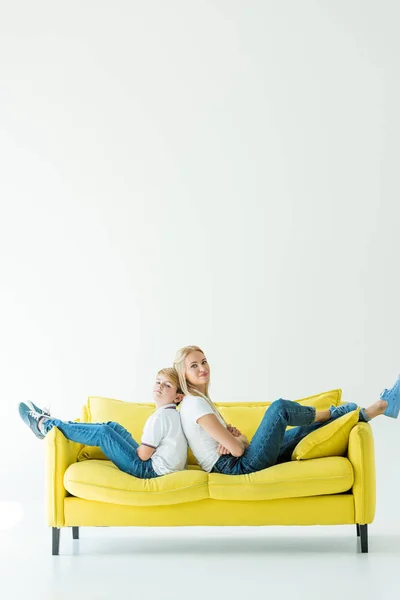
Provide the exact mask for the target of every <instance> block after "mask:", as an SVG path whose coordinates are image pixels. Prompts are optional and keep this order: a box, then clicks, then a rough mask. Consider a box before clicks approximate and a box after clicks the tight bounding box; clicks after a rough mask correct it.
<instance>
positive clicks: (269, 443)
mask: <svg viewBox="0 0 400 600" xmlns="http://www.w3.org/2000/svg"><path fill="white" fill-rule="evenodd" d="M332 408H334V407H332ZM356 408H358V407H357V404H355V403H354V402H349V403H347V404H342V405H341V406H339V407H337V408H336V409H335V410H333V414H332V416H331V418H330V419H329V420H328V421H324V422H322V423H321V422H318V423H315V422H314V420H315V413H316V408H314V407H313V406H302V405H301V404H298V403H297V402H292V401H291V400H283V399H282V398H280V399H279V400H275V402H273V403H272V404H271V406H270V407H269V408H268V410H267V411H266V412H265V414H264V416H263V418H262V421H261V423H260V425H259V427H258V429H257V431H256V433H255V434H254V437H253V439H252V440H251V443H250V445H249V447H248V448H247V449H246V450H245V452H244V454H243V455H242V456H239V457H234V456H232V455H231V454H225V455H223V456H221V457H220V458H219V459H218V460H217V462H216V463H215V465H214V466H213V468H212V471H213V472H214V473H225V474H226V475H244V474H246V473H254V472H255V471H262V470H263V469H266V468H267V467H272V466H273V465H277V464H279V463H283V462H288V461H290V460H291V456H292V453H293V450H294V449H295V447H296V446H297V444H298V443H299V442H300V441H301V440H302V439H303V438H305V437H306V435H308V434H309V433H311V432H312V431H315V430H316V429H319V428H320V427H324V425H328V423H332V421H334V420H335V419H338V418H339V417H341V416H343V415H345V414H347V413H348V412H350V411H352V410H356ZM359 421H369V418H368V416H367V414H366V412H365V409H363V408H362V409H361V410H360V416H359ZM288 425H297V427H293V429H289V430H288V431H286V427H287V426H288Z"/></svg>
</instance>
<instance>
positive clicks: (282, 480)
mask: <svg viewBox="0 0 400 600" xmlns="http://www.w3.org/2000/svg"><path fill="white" fill-rule="evenodd" d="M353 481H354V473H353V467H352V465H351V463H350V461H349V460H348V459H347V458H344V457H341V456H333V457H328V458H315V459H311V460H307V461H296V462H295V461H291V462H286V463H282V464H280V465H275V466H274V467H269V468H268V469H264V470H263V471H258V472H256V473H251V474H250V475H222V474H220V473H210V474H209V482H208V487H209V492H210V498H213V499H215V500H273V499H277V498H301V497H304V496H324V495H327V494H340V493H341V492H346V491H348V490H350V489H351V487H352V486H353Z"/></svg>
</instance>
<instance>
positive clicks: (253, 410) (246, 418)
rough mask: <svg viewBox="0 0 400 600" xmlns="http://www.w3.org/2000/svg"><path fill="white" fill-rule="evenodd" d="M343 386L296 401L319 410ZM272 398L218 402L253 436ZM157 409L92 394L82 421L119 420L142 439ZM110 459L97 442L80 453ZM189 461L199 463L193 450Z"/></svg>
mask: <svg viewBox="0 0 400 600" xmlns="http://www.w3.org/2000/svg"><path fill="white" fill-rule="evenodd" d="M341 396H342V390H340V389H337V390H331V391H329V392H323V393H321V394H316V395H314V396H309V397H307V398H301V399H300V400H297V401H296V402H299V403H300V404H303V405H309V406H315V407H316V408H317V410H325V409H327V408H329V406H330V405H332V404H333V405H334V406H337V405H338V404H339V403H340V400H341ZM270 405H271V402H226V403H216V406H217V408H218V410H219V411H220V412H221V414H222V416H223V417H224V419H225V421H226V422H227V423H230V424H232V425H234V426H235V427H237V428H238V429H240V431H241V432H242V433H244V434H245V435H246V436H247V438H248V439H249V440H251V439H252V437H253V435H254V433H255V432H256V430H257V428H258V426H259V424H260V422H261V419H262V418H263V416H264V413H265V411H266V410H267V409H268V407H269V406H270ZM154 411H155V405H154V404H137V403H136V402H123V401H121V400H114V399H111V398H102V397H98V396H91V397H90V398H88V401H87V404H86V405H85V406H84V407H83V409H82V415H81V421H83V422H86V423H106V422H107V421H116V422H117V423H120V424H121V425H122V426H123V427H125V428H126V429H127V430H128V431H129V432H130V433H131V434H132V436H133V437H134V439H135V440H136V441H137V442H138V443H140V440H141V437H142V431H143V427H144V424H145V422H146V420H147V419H148V418H149V416H150V415H151V414H152V413H153V412H154ZM93 458H95V459H106V457H105V456H104V454H103V452H102V451H101V450H100V448H98V447H97V446H85V447H84V448H82V450H81V452H80V453H79V455H78V460H79V461H80V460H86V459H93ZM188 463H189V464H191V465H195V464H197V461H196V459H195V458H194V456H193V454H192V452H191V451H190V450H189V453H188Z"/></svg>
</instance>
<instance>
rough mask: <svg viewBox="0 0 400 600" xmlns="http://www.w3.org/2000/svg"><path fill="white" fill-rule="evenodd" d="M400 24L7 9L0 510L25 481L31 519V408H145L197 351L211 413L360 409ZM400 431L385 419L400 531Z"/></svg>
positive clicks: (385, 212) (371, 373)
mask: <svg viewBox="0 0 400 600" xmlns="http://www.w3.org/2000/svg"><path fill="white" fill-rule="evenodd" d="M398 17H399V8H398V4H397V3H395V2H389V1H386V2H385V1H381V2H377V1H376V2H373V1H369V2H363V3H360V2H357V1H356V0H346V1H336V2H327V1H325V2H322V1H320V0H318V1H317V0H315V1H312V0H308V1H304V2H297V1H296V0H291V1H284V2H272V1H270V2H267V1H250V0H247V1H246V2H244V1H242V2H239V1H232V0H229V1H228V0H226V1H221V0H219V1H218V0H212V1H211V0H210V1H203V2H193V1H188V0H182V1H177V0H170V1H169V2H163V1H158V2H153V1H149V2H139V1H125V2H124V1H122V0H114V2H95V1H94V0H92V1H88V0H86V1H79V2H77V1H70V2H68V3H65V2H64V3H61V2H53V1H51V2H50V1H47V2H46V1H44V0H38V1H37V2H35V3H32V2H28V1H26V2H12V3H11V2H9V3H7V2H5V1H4V2H2V3H1V5H0V132H1V137H0V165H1V167H0V168H1V176H0V202H1V205H0V206H1V209H0V210H1V212H0V261H1V262H0V309H1V310H0V364H1V378H0V394H1V399H2V409H3V410H2V416H3V424H4V426H3V428H2V432H1V437H0V457H1V458H0V460H1V478H0V500H9V501H14V500H21V492H20V489H21V488H22V489H24V490H26V481H27V480H28V481H29V482H30V484H29V485H30V487H31V489H30V498H32V497H35V498H37V499H38V503H41V501H42V494H43V492H42V472H43V453H44V448H43V445H41V444H40V443H39V442H37V441H36V440H35V439H34V438H33V436H31V435H30V434H29V432H28V431H26V430H25V429H24V425H23V424H22V422H20V421H19V417H18V413H17V410H16V405H17V403H18V402H19V401H20V400H24V399H33V400H34V401H38V402H40V403H44V404H47V403H50V404H51V405H52V408H53V412H54V413H55V414H56V415H59V416H61V417H62V418H75V417H77V416H78V415H79V412H80V407H81V405H82V404H83V403H84V402H85V400H86V397H87V396H88V395H93V394H99V395H106V396H111V397H116V398H120V399H124V400H128V401H141V402H143V401H148V400H150V399H151V393H150V391H151V386H152V382H153V377H154V375H155V373H156V371H157V370H158V369H159V368H161V367H164V366H167V365H170V364H171V362H172V359H173V357H174V354H175V352H176V351H177V350H178V349H179V348H180V347H181V346H183V345H186V344H197V345H200V346H201V347H203V348H204V350H205V351H206V354H207V356H208V358H209V360H210V364H211V368H212V388H211V391H212V397H213V398H214V400H233V401H243V400H273V399H275V398H277V397H280V396H282V397H285V398H293V399H296V398H299V397H302V396H306V395H311V394H314V393H317V392H319V391H323V390H327V389H331V388H333V387H342V388H343V393H344V395H343V399H344V400H349V401H350V400H351V401H357V402H359V403H361V404H368V403H369V402H371V401H373V400H374V399H375V398H377V396H378V395H379V392H380V391H381V390H382V388H383V387H385V386H387V387H388V386H390V385H391V384H392V383H393V380H394V379H395V377H396V375H397V373H398V371H399V370H400V350H399V334H400V326H399V318H398V306H399V283H398V279H397V275H398V272H399V269H398V259H399V242H398V238H399V236H398V220H399V216H400V210H399V178H398V173H397V170H398V161H399V146H398V139H399V116H398V106H399V100H400V99H399V78H398V60H399V51H400V42H399V38H398V31H397V29H398V28H397V22H398ZM399 427H400V423H399V422H398V421H392V420H389V419H386V418H385V419H384V418H381V419H380V420H378V421H377V422H376V423H375V424H374V430H375V438H376V451H377V461H378V486H379V493H378V519H381V522H382V523H384V522H385V523H387V524H389V523H390V526H391V527H392V528H393V524H396V525H397V526H399V523H400V520H399V517H398V498H397V497H396V494H394V486H395V485H396V478H395V477H393V476H392V475H393V472H394V469H396V468H397V458H396V456H395V454H396V455H397V454H398V442H397V440H398V439H399V435H400V430H399ZM397 474H398V470H397ZM397 485H399V483H398V477H397ZM25 498H26V493H25V492H24V497H23V498H22V501H23V502H24V505H25V508H26V510H27V511H28V512H29V509H30V506H29V501H28V499H26V500H25ZM392 498H393V499H392ZM383 513H385V514H383Z"/></svg>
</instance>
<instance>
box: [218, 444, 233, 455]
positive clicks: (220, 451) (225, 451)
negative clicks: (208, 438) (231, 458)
mask: <svg viewBox="0 0 400 600" xmlns="http://www.w3.org/2000/svg"><path fill="white" fill-rule="evenodd" d="M217 452H218V454H219V455H220V456H222V455H223V454H230V452H229V450H228V448H225V446H223V445H222V444H220V445H219V446H218V450H217Z"/></svg>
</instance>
